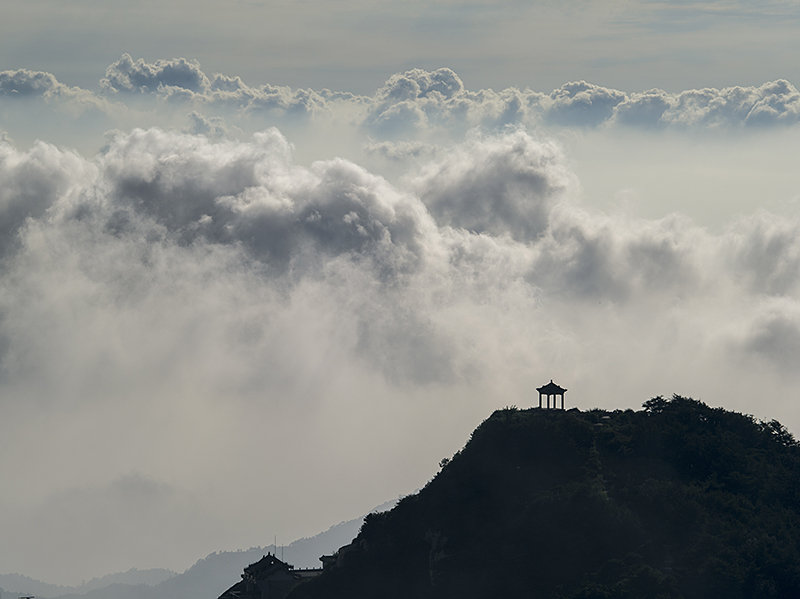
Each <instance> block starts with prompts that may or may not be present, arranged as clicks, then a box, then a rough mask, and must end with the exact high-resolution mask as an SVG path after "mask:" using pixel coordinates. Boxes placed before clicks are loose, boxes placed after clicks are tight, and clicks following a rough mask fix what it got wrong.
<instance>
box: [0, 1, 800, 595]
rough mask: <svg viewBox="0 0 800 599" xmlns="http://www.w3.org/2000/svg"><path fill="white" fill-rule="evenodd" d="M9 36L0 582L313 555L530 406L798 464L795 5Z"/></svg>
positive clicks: (1, 229)
mask: <svg viewBox="0 0 800 599" xmlns="http://www.w3.org/2000/svg"><path fill="white" fill-rule="evenodd" d="M3 11H4V18H3V19H2V21H0V57H2V64H0V414H2V417H0V448H2V451H0V477H1V478H2V480H3V481H4V484H3V491H2V493H0V530H2V531H3V534H2V538H0V572H2V573H11V572H20V573H23V574H26V575H28V576H32V577H35V578H38V579H41V580H44V581H47V582H51V583H60V584H74V583H79V582H80V581H81V580H84V579H89V578H92V577H95V576H101V575H104V574H107V573H111V572H117V571H125V570H128V569H130V568H132V567H136V568H150V567H163V568H171V569H173V570H176V571H181V570H184V569H186V568H188V567H189V566H190V565H191V564H192V563H194V562H195V561H196V560H197V559H199V558H201V557H203V556H205V555H206V554H208V553H210V552H213V551H217V550H227V549H239V548H247V547H251V546H257V545H266V544H269V543H271V542H272V540H273V539H274V538H276V537H277V539H278V542H279V543H281V542H283V543H286V544H288V543H289V542H291V541H293V540H295V539H297V538H300V537H303V536H311V535H313V534H316V533H318V532H321V531H323V530H325V529H326V528H328V527H329V526H331V525H333V524H336V523H338V522H340V521H343V520H347V519H350V518H353V517H358V516H359V515H361V514H364V513H366V512H367V511H368V510H370V509H372V508H373V507H374V506H376V505H379V504H381V503H383V502H385V501H387V500H391V499H395V498H397V497H399V496H402V495H405V494H408V493H412V492H414V491H415V490H416V489H418V488H420V487H421V486H423V485H424V484H425V483H426V482H427V481H428V480H429V479H430V478H431V477H432V476H434V474H435V473H436V471H437V464H438V462H439V460H440V459H441V458H443V457H449V456H451V455H452V454H453V453H454V452H455V451H457V450H459V449H460V448H461V447H462V446H463V445H464V443H465V442H466V441H467V439H468V437H469V434H470V432H471V431H472V430H473V429H474V428H475V427H476V426H477V425H478V424H479V423H480V422H481V421H482V420H483V419H484V418H486V417H488V415H489V414H490V413H491V412H492V411H493V410H494V409H498V408H502V407H505V406H510V405H516V406H519V407H529V406H532V405H534V404H536V403H537V401H538V397H537V394H536V392H535V388H536V387H537V386H540V385H542V384H544V383H546V382H548V381H549V380H550V379H554V380H555V381H556V382H557V383H558V384H560V385H561V386H564V387H566V388H567V389H568V392H567V394H566V404H567V407H572V406H575V407H578V408H580V409H591V408H596V407H599V408H604V409H629V408H630V409H637V408H639V407H640V406H641V404H642V403H643V402H644V401H646V400H648V399H650V398H651V397H654V396H657V395H664V396H670V395H672V394H673V393H677V394H681V395H684V396H691V397H694V398H696V399H700V400H702V401H704V402H706V403H708V404H709V405H712V406H715V407H717V406H718V407H724V408H726V409H731V410H736V411H740V412H744V413H748V414H753V415H754V416H755V417H757V418H760V419H764V420H770V419H777V420H779V421H781V422H782V423H783V424H784V425H786V426H787V427H788V428H789V430H790V431H792V432H793V433H794V434H796V435H797V434H800V409H798V406H797V405H796V402H797V389H798V383H800V373H799V372H798V370H797V367H796V364H797V363H798V359H800V186H799V185H798V183H800V175H799V174H798V169H797V164H796V156H797V155H798V154H799V153H800V93H799V92H798V89H797V87H796V86H797V84H798V81H800V72H798V69H800V67H799V66H798V63H797V61H796V60H794V59H793V57H795V56H797V55H798V51H800V41H798V40H800V35H797V33H798V25H800V22H798V19H799V18H800V8H797V5H796V3H793V2H777V1H776V2H764V3H760V4H759V7H758V9H755V8H753V7H752V5H751V3H745V2H734V1H719V2H699V1H698V2H693V1H688V0H687V1H683V2H660V1H644V0H638V1H618V2H617V1H610V2H604V3H598V2H582V1H578V0H569V1H566V2H548V1H540V2H517V1H515V0H509V1H506V2H499V1H496V2H491V1H488V0H484V1H481V0H474V1H461V0H440V1H435V2H417V1H416V0H411V1H409V2H405V3H397V2H392V3H390V2H384V1H383V0H379V1H377V2H376V1H372V2H364V1H361V0H335V1H330V0H329V1H327V2H324V3H320V2H317V1H315V0H293V1H290V0H284V1H275V2H266V1H265V2H258V1H246V0H225V1H223V0H199V1H194V2H191V3H190V2H187V1H183V0H161V1H160V2H152V1H150V0H144V1H142V2H137V3H122V2H117V1H116V0H110V1H109V0H104V1H103V2H100V1H99V0H73V1H71V2H69V3H66V2H62V1H57V0H26V1H25V2H22V1H21V0H20V1H18V0H11V1H10V2H8V3H6V4H5V5H4V9H3Z"/></svg>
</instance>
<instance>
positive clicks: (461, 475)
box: [290, 396, 800, 599]
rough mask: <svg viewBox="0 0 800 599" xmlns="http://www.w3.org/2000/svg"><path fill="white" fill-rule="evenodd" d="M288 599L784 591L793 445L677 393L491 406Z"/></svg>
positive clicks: (732, 595)
mask: <svg viewBox="0 0 800 599" xmlns="http://www.w3.org/2000/svg"><path fill="white" fill-rule="evenodd" d="M442 462H443V468H442V470H441V472H440V473H439V474H438V475H437V476H436V477H435V478H434V479H433V480H432V481H431V482H430V483H429V484H428V485H427V486H426V487H425V488H424V489H423V490H422V491H420V492H419V493H418V494H416V495H413V496H409V497H406V498H404V499H403V500H402V501H400V503H399V504H398V505H397V507H395V509H393V510H391V511H389V512H384V513H377V514H371V515H370V516H368V517H367V518H366V519H365V521H364V524H363V526H362V529H361V532H360V533H359V535H358V537H356V539H355V540H354V541H353V543H351V544H350V545H348V546H345V547H343V548H342V549H341V550H340V551H339V554H338V556H337V559H336V563H335V565H334V566H333V567H332V568H328V569H326V571H325V572H324V573H323V574H322V575H321V576H319V577H318V578H316V579H314V580H310V581H309V582H306V583H304V584H302V585H301V586H299V587H297V588H296V589H295V590H294V591H293V592H292V593H291V594H290V597H291V599H318V598H319V599H322V598H325V599H345V598H346V599H366V598H375V599H377V598H381V599H387V598H398V599H400V598H403V599H408V598H414V599H422V598H436V599H444V598H454V599H455V598H459V599H469V598H476V599H477V598H488V597H503V598H515V597H520V598H522V597H525V598H537V597H538V598H559V599H600V598H612V597H613V598H630V599H634V598H635V599H639V598H642V597H652V598H659V597H660V598H669V599H672V598H676V599H677V598H685V599H690V598H691V599H694V598H697V599H700V598H704V599H705V598H709V597H724V598H726V599H737V598H742V599H743V598H751V597H752V598H759V599H765V598H785V599H790V598H793V599H796V598H798V597H800V446H798V443H797V442H796V441H795V440H794V438H793V437H792V436H791V435H790V434H789V433H788V432H787V431H786V429H785V428H784V427H783V426H781V425H780V423H778V422H776V421H772V422H767V423H764V422H759V421H756V420H755V419H753V418H751V417H749V416H745V415H742V414H738V413H734V412H729V411H725V410H723V409H712V408H710V407H708V406H707V405H705V404H703V403H701V402H698V401H695V400H692V399H687V398H683V397H678V396H675V397H673V398H672V399H669V400H667V399H663V398H660V397H659V398H655V399H652V400H650V401H648V402H647V403H645V404H644V409H643V410H640V411H633V410H627V411H615V412H605V411H601V410H592V411H588V412H580V411H578V410H569V411H561V410H539V409H530V410H517V409H514V408H507V409H504V410H499V411H497V412H495V413H494V414H492V416H491V417H490V418H488V419H487V420H486V421H484V422H483V423H482V424H481V425H480V426H479V427H478V428H477V429H476V430H475V431H474V433H473V434H472V437H471V439H470V441H469V442H468V443H467V445H466V446H465V447H464V449H463V450H462V451H460V452H459V453H457V454H456V455H455V456H454V457H453V458H452V459H451V460H449V461H447V460H443V461H442Z"/></svg>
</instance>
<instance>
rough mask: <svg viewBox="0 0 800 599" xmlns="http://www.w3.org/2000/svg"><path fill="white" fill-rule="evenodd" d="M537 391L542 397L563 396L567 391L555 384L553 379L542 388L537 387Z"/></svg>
mask: <svg viewBox="0 0 800 599" xmlns="http://www.w3.org/2000/svg"><path fill="white" fill-rule="evenodd" d="M536 390H537V391H538V392H539V393H541V394H542V395H561V394H563V393H564V392H565V391H566V389H564V387H559V386H558V385H556V384H555V383H554V382H553V379H550V382H549V383H547V384H546V385H544V386H542V387H537V388H536Z"/></svg>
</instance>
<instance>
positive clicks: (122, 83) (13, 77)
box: [0, 54, 800, 139]
mask: <svg viewBox="0 0 800 599" xmlns="http://www.w3.org/2000/svg"><path fill="white" fill-rule="evenodd" d="M21 100H24V101H26V102H27V103H28V107H30V106H31V103H32V102H43V103H44V104H45V105H46V106H47V107H48V109H49V110H50V111H52V112H53V114H51V115H49V116H48V122H47V125H48V126H49V127H50V130H51V131H52V130H53V129H63V128H66V129H68V130H70V131H71V132H72V134H73V135H75V136H77V135H78V134H79V133H81V132H82V133H83V135H84V136H85V135H86V133H87V131H88V130H92V129H94V128H96V129H97V130H96V131H94V132H93V134H94V135H97V136H99V134H100V133H101V132H102V130H105V129H108V128H110V127H111V126H114V125H116V126H120V127H122V128H125V129H127V128H129V127H130V126H131V124H134V125H139V126H141V125H142V124H147V125H148V126H155V125H159V126H165V125H169V126H174V125H175V124H176V123H177V122H178V119H182V123H183V124H182V126H183V127H184V129H185V130H187V131H190V132H195V133H210V132H211V131H216V132H217V133H219V134H224V133H227V132H231V131H233V132H237V131H238V132H244V133H245V134H250V133H252V132H255V131H258V130H261V129H263V128H265V127H266V126H269V125H281V126H287V127H291V126H294V127H296V126H298V125H299V124H307V123H308V122H309V121H310V120H312V121H314V122H315V123H316V124H319V123H320V122H323V121H325V122H333V123H339V124H344V125H346V126H348V127H349V126H352V125H357V126H359V127H361V128H362V130H363V131H364V132H366V133H368V134H369V135H370V136H372V137H373V138H374V139H398V138H401V139H413V138H415V137H417V136H423V137H426V138H428V139H433V138H437V139H438V138H441V137H443V136H444V137H446V138H448V139H453V138H454V136H455V137H456V138H457V137H459V136H460V135H461V134H463V133H464V132H465V131H466V130H468V129H470V128H473V127H482V128H490V129H492V128H493V129H501V128H503V127H506V126H526V127H567V128H571V127H577V128H580V129H586V128H589V129H592V128H598V127H610V128H613V127H623V128H625V129H634V130H653V129H669V130H676V131H687V130H697V129H701V130H702V129H707V130H708V129H710V130H723V131H726V130H738V129H742V128H747V129H755V130H759V129H763V128H766V127H786V126H791V125H795V124H797V122H798V120H800V93H798V90H797V88H796V87H795V86H794V85H793V84H792V83H790V82H788V81H786V80H776V81H771V82H767V83H764V84H763V85H759V86H733V87H726V88H721V89H715V88H705V89H693V90H686V91H682V92H678V93H672V92H666V91H664V90H660V89H652V90H647V91H643V92H624V91H620V90H616V89H610V88H606V87H602V86H600V85H595V84H592V83H587V82H585V81H575V82H570V83H565V84H564V85H562V86H561V87H560V88H558V89H555V90H552V91H551V92H549V93H548V92H543V91H533V90H531V89H530V88H524V89H519V88H507V89H504V90H501V91H495V90H491V89H484V90H478V91H474V90H470V89H468V88H467V87H465V85H464V83H463V82H462V80H461V79H460V78H459V76H458V75H457V74H456V73H454V72H453V71H452V70H451V69H448V68H440V69H437V70H434V71H426V70H423V69H412V70H409V71H406V72H404V73H398V74H395V75H392V76H391V77H389V79H387V80H386V82H385V83H384V85H382V86H381V87H380V88H379V89H377V90H376V91H375V93H374V94H373V95H371V96H360V95H355V94H352V93H349V92H346V91H331V90H329V89H319V90H314V89H292V88H290V87H286V86H280V85H272V84H269V83H267V84H259V85H251V84H248V83H246V82H244V81H243V80H242V79H241V78H240V77H238V76H235V75H227V74H221V73H216V74H213V75H209V74H207V73H205V72H204V71H203V70H202V69H201V67H200V65H199V64H198V63H197V62H195V61H192V60H187V59H185V58H176V59H169V60H157V61H155V62H147V61H145V60H143V59H133V58H132V57H131V56H129V55H127V54H124V55H123V56H122V57H121V58H120V59H119V60H117V61H116V62H114V63H112V64H111V65H109V67H108V68H107V69H106V73H105V76H104V77H102V78H101V79H100V80H99V82H98V87H97V89H96V90H85V89H80V88H77V87H69V86H67V85H64V84H63V83H61V82H59V81H58V80H57V79H56V77H55V76H54V75H53V74H51V73H44V72H37V71H31V70H27V69H18V70H7V71H2V72H0V115H5V117H6V118H4V119H3V120H4V121H6V122H7V123H8V124H9V125H12V128H13V124H14V123H15V120H20V113H19V112H18V111H17V106H18V105H19V102H20V101H21ZM59 114H60V115H61V117H60V118H58V117H57V115H59ZM54 115H56V116H54ZM76 116H78V117H81V120H80V121H79V122H78V123H76V122H75V117H76ZM21 120H22V121H23V125H22V126H24V127H28V129H31V128H32V129H36V122H35V121H34V122H31V121H28V120H26V119H24V118H23V119H21ZM20 131H21V130H15V131H11V133H12V136H13V135H21V134H22V133H20Z"/></svg>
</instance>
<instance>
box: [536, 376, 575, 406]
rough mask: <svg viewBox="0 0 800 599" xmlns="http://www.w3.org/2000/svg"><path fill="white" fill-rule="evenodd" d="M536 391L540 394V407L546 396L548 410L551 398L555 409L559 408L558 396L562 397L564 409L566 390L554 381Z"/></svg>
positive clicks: (551, 380)
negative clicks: (543, 397)
mask: <svg viewBox="0 0 800 599" xmlns="http://www.w3.org/2000/svg"><path fill="white" fill-rule="evenodd" d="M536 390H537V391H538V392H539V407H540V408H541V407H542V396H543V395H544V396H545V397H547V408H548V409H550V398H551V397H552V398H553V409H557V408H558V396H559V395H560V396H561V409H562V410H563V409H564V393H566V391H567V390H566V389H564V388H563V387H559V386H558V385H556V384H555V383H554V382H553V379H550V382H549V383H547V384H546V385H543V386H542V387H537V388H536Z"/></svg>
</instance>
